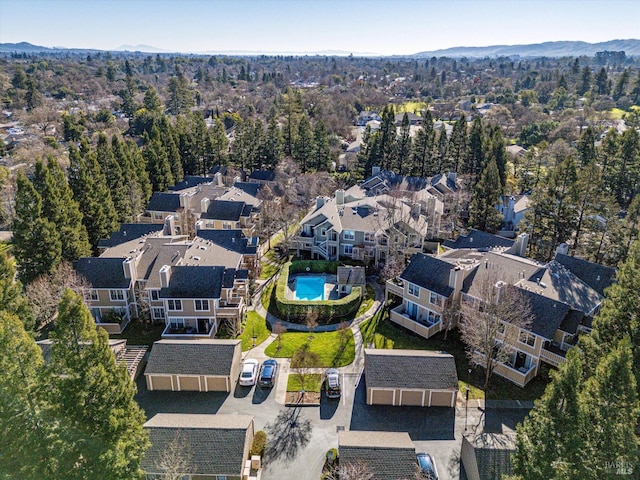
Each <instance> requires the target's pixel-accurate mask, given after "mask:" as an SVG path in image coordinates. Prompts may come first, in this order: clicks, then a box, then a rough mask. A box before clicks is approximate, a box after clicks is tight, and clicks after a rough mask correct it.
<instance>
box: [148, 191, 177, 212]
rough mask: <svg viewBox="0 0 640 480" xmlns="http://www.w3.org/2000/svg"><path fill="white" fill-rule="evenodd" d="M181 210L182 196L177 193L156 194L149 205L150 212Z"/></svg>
mask: <svg viewBox="0 0 640 480" xmlns="http://www.w3.org/2000/svg"><path fill="white" fill-rule="evenodd" d="M179 208H180V195H178V194H177V193H166V192H154V193H153V195H151V199H150V200H149V205H147V211H149V212H175V211H177V210H178V209H179Z"/></svg>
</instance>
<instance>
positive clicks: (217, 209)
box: [201, 200, 246, 222]
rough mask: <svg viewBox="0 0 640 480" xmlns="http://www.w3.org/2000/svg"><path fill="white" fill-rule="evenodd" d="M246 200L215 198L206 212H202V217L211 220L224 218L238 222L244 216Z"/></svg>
mask: <svg viewBox="0 0 640 480" xmlns="http://www.w3.org/2000/svg"><path fill="white" fill-rule="evenodd" d="M245 206H246V204H245V203H244V202H232V201H230V200H214V201H213V202H211V203H210V204H209V208H207V211H206V212H202V217H201V218H205V219H210V220H223V221H231V222H238V221H240V217H241V216H243V213H244V208H245Z"/></svg>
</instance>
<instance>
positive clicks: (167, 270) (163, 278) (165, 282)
mask: <svg viewBox="0 0 640 480" xmlns="http://www.w3.org/2000/svg"><path fill="white" fill-rule="evenodd" d="M170 279H171V266H170V265H163V266H162V268H161V269H160V286H161V287H162V288H167V287H168V286H169V280H170Z"/></svg>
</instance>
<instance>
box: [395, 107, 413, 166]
mask: <svg viewBox="0 0 640 480" xmlns="http://www.w3.org/2000/svg"><path fill="white" fill-rule="evenodd" d="M411 146H412V145H411V124H410V123H409V115H408V114H407V112H405V113H404V115H403V116H402V123H401V124H400V135H398V139H397V148H398V150H397V152H396V167H395V169H396V173H398V174H400V175H404V174H405V173H406V171H407V169H409V161H410V154H411Z"/></svg>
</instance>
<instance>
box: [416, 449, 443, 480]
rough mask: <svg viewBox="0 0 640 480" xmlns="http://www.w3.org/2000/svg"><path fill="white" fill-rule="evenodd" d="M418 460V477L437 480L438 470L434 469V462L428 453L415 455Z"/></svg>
mask: <svg viewBox="0 0 640 480" xmlns="http://www.w3.org/2000/svg"><path fill="white" fill-rule="evenodd" d="M416 459H417V460H418V468H419V469H420V475H422V478H425V479H427V480H438V469H437V468H436V462H434V460H433V458H431V455H429V454H428V453H418V454H416Z"/></svg>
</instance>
